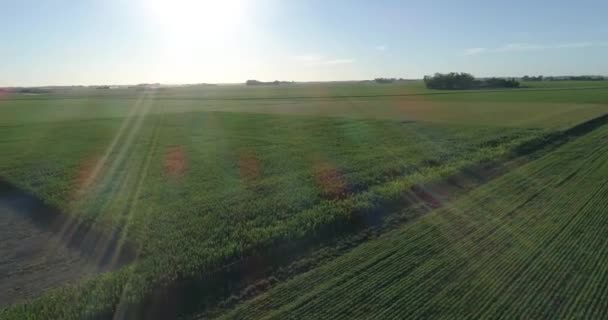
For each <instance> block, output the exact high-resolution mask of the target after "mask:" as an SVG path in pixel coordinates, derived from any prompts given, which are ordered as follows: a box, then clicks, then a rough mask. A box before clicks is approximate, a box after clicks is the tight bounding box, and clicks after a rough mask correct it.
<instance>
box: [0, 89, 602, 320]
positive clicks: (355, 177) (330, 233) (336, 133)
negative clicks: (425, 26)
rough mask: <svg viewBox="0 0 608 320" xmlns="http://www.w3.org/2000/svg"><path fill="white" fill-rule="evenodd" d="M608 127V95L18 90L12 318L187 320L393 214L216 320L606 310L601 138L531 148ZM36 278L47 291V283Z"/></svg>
mask: <svg viewBox="0 0 608 320" xmlns="http://www.w3.org/2000/svg"><path fill="white" fill-rule="evenodd" d="M606 113H608V84H606V83H604V82H599V83H598V82H593V83H582V82H581V83H571V84H570V85H567V86H566V85H562V84H559V85H557V84H556V85H554V86H552V87H551V86H550V87H534V85H530V87H529V88H524V89H519V90H504V91H500V90H497V91H483V92H458V93H437V92H434V91H429V90H427V89H425V88H423V86H422V85H421V83H420V82H416V81H411V82H406V83H405V84H403V83H399V84H391V85H376V84H369V83H364V84H360V83H333V84H332V83H330V84H320V83H318V84H315V83H310V84H293V85H286V86H277V87H272V86H270V87H264V86H262V87H246V86H238V85H223V86H222V85H220V86H195V87H176V88H160V89H150V90H136V89H126V88H121V89H112V90H95V89H88V88H69V89H55V91H54V92H52V93H49V94H40V95H16V94H13V95H11V94H8V95H6V96H3V97H0V150H2V157H0V210H2V212H3V213H6V214H5V215H4V216H5V217H8V218H5V217H3V219H7V220H3V221H9V222H10V223H9V222H7V223H3V224H2V225H1V226H0V234H2V237H3V238H2V239H6V240H7V241H9V242H6V243H11V244H13V245H15V246H17V245H19V246H22V248H21V249H20V250H21V251H19V252H20V254H16V255H11V256H9V255H7V254H6V252H11V250H13V248H12V247H10V246H7V245H4V246H2V247H0V250H2V252H0V253H1V255H0V256H6V258H4V260H0V262H1V263H3V264H4V265H7V266H12V267H11V268H19V269H20V270H18V272H13V271H10V270H9V271H5V272H3V273H0V283H1V284H0V290H2V292H3V293H2V295H1V296H0V300H2V302H0V307H4V309H2V310H1V311H0V318H9V319H21V318H24V317H28V316H31V317H38V318H61V319H71V318H74V319H77V318H82V317H102V318H105V317H112V315H118V316H120V315H122V316H125V317H137V316H142V314H143V316H144V317H145V316H146V315H147V316H148V317H152V316H153V314H152V315H151V314H149V313H146V311H145V309H147V308H148V307H150V306H151V305H152V304H161V303H162V302H167V303H169V302H171V303H169V304H171V305H173V307H174V308H175V310H170V311H167V312H169V314H171V315H172V316H174V315H175V314H172V313H171V312H175V313H176V314H178V315H181V316H186V317H187V316H192V315H194V316H196V315H197V314H200V313H198V312H199V311H204V310H201V309H204V308H206V307H207V306H208V305H212V306H213V305H214V304H217V303H219V301H221V300H222V299H224V298H227V297H228V296H229V295H230V294H235V293H238V291H239V290H241V289H242V285H248V284H250V283H252V282H255V281H257V280H260V279H259V278H263V277H266V276H267V275H268V274H267V273H268V272H272V270H276V269H277V268H280V267H281V266H282V265H283V264H285V263H289V262H291V260H297V259H299V258H301V257H306V254H308V252H309V250H310V248H311V247H313V246H316V247H318V246H321V247H322V246H323V245H324V244H326V243H330V242H331V241H333V240H334V239H337V238H341V237H346V236H349V235H352V234H353V233H357V232H359V231H360V230H363V229H365V228H366V227H368V226H372V225H376V224H378V223H379V222H378V221H381V220H383V219H385V218H386V217H388V216H399V217H401V218H402V219H401V220H400V221H402V222H401V224H400V225H399V226H395V227H392V229H391V230H387V232H386V233H385V234H383V235H381V236H380V237H379V238H377V239H372V240H370V241H367V242H365V243H363V244H361V245H358V246H356V247H355V248H354V249H352V250H349V251H348V252H346V253H344V255H340V256H339V257H336V258H335V259H332V261H329V262H327V263H323V264H322V265H320V266H318V267H315V268H311V270H308V271H307V272H303V273H301V274H294V275H291V276H290V279H289V280H286V281H284V282H281V283H280V284H278V285H276V286H273V288H270V289H269V291H268V292H267V293H263V294H261V295H259V296H258V297H256V298H254V299H253V300H250V301H244V302H243V303H241V304H239V305H237V306H236V307H235V308H234V310H228V311H227V313H225V314H222V316H226V317H233V318H242V317H253V318H257V317H261V316H275V317H277V318H288V317H294V318H324V317H337V316H338V315H341V316H344V317H346V318H348V317H349V315H350V317H351V318H352V317H363V318H365V317H369V316H370V315H372V314H377V313H378V312H380V311H382V312H386V314H385V315H386V316H392V317H397V318H403V317H407V316H441V315H447V314H449V313H446V312H448V311H449V312H455V313H457V314H461V315H462V316H489V317H499V316H506V315H512V314H518V315H522V316H529V315H532V316H533V317H548V318H551V317H555V316H559V315H561V316H564V317H570V316H577V315H585V316H590V317H593V316H594V315H597V313H600V312H602V311H606V306H605V305H604V304H602V303H603V302H602V301H603V300H601V299H600V297H601V294H602V292H604V291H605V290H606V288H607V287H608V284H607V281H606V278H605V274H606V272H603V271H602V270H604V269H605V268H606V266H608V264H607V263H606V262H605V261H604V260H602V259H603V258H604V257H605V252H604V251H605V250H604V249H603V247H605V243H603V242H605V241H604V239H603V237H598V236H597V235H598V234H601V233H602V232H605V227H606V222H605V221H604V220H603V217H602V215H601V212H602V209H603V205H602V203H603V202H602V201H603V200H602V196H603V194H604V193H605V191H606V190H604V189H605V187H604V180H605V179H603V176H602V174H603V173H604V175H605V172H606V170H608V168H606V166H605V162H606V161H605V157H606V155H605V151H606V150H605V143H602V142H604V141H605V140H606V138H607V136H608V131H607V130H608V129H606V128H604V127H603V126H598V127H597V128H594V129H593V130H590V132H586V133H585V134H583V135H581V136H577V137H573V138H572V139H571V140H572V141H569V142H564V144H563V145H561V146H555V147H551V146H549V149H550V148H554V150H553V149H551V150H549V149H547V148H545V149H543V150H539V151H538V152H537V153H534V152H532V151H534V150H532V151H529V150H528V149H529V148H530V146H532V147H533V146H539V149H541V147H540V146H544V145H547V144H548V142H547V143H545V142H546V141H551V139H553V138H554V137H555V136H559V135H560V133H564V134H566V133H568V132H569V129H570V128H573V127H575V128H576V126H577V125H579V124H580V123H584V122H586V121H589V120H590V119H594V118H597V117H600V116H602V115H604V114H606ZM523 146H525V147H526V148H523ZM522 150H527V151H525V152H524V151H522ZM524 153H525V154H524ZM515 157H516V158H517V159H518V164H519V163H523V165H518V166H516V167H514V168H513V169H512V170H510V168H509V172H506V173H504V174H501V175H500V177H496V178H495V179H490V181H487V182H485V181H484V183H483V184H482V185H480V186H478V187H476V188H473V189H472V190H471V191H470V193H466V194H465V195H462V196H460V197H458V199H456V200H454V201H453V202H452V201H450V203H449V204H441V205H438V206H436V207H437V208H435V207H433V208H431V209H435V210H428V213H425V214H424V215H421V214H419V213H414V212H413V211H412V210H413V209H411V205H412V203H413V202H416V201H417V200H421V199H416V198H420V197H421V194H420V193H419V192H416V191H415V190H418V189H417V188H418V187H419V186H424V185H427V184H430V183H433V182H437V181H443V180H445V179H448V178H450V177H453V176H455V175H458V174H461V173H462V172H469V173H470V172H471V171H473V174H474V173H475V172H474V170H475V168H478V167H479V166H480V165H483V164H488V163H496V162H500V161H503V160H505V159H511V158H515ZM479 174H481V173H479ZM422 200H423V202H424V200H425V199H422ZM353 226H356V227H353ZM583 230H584V232H583ZM583 244H584V248H585V250H580V246H583ZM287 253H289V254H287ZM591 253H594V254H591ZM602 253H604V254H602ZM50 257H53V258H50ZM252 261H255V264H253V263H252ZM585 268H586V269H585ZM578 269H585V270H588V272H585V273H582V272H581V273H576V272H572V271H573V270H578ZM0 270H4V269H0ZM235 273H238V274H239V276H238V277H237V276H235V275H234V274H235ZM66 274H72V275H73V276H72V277H67V276H66ZM35 276H38V277H42V276H44V277H45V278H48V279H51V280H50V281H48V283H45V284H44V285H41V286H39V287H36V286H35V285H32V282H33V281H32V280H31V279H33V277H35ZM53 279H54V280H53ZM210 279H212V280H210ZM241 282H242V283H241ZM190 284H194V285H190ZM192 286H195V287H196V288H195V289H192ZM184 288H186V289H184ZM188 290H190V291H192V290H194V291H196V292H197V295H196V296H195V297H187V298H184V297H183V296H179V295H177V297H174V296H173V295H175V293H179V294H181V295H184V294H185V292H190V291H188ZM541 291H542V292H550V293H551V294H550V295H548V294H542V295H541V294H538V292H541ZM524 293H525V294H524ZM498 294H500V295H501V298H500V299H498V298H497V295H498ZM197 299H198V300H200V301H194V302H192V301H188V302H187V303H188V306H187V307H184V306H183V305H180V303H181V304H183V303H184V302H181V300H197ZM542 299H545V300H542ZM175 300H180V302H179V303H176V302H175ZM471 301H476V303H475V305H476V306H478V307H479V308H475V309H472V308H470V307H467V306H469V305H471V303H470V302H471ZM477 301H478V302H479V303H477ZM590 301H597V302H593V303H592V302H590ZM364 302H368V303H364ZM446 302H449V304H446ZM328 303H329V304H331V305H329V304H328ZM447 306H449V308H450V310H447V309H445V308H447ZM480 306H483V308H481V307H480ZM167 308H168V307H167ZM197 308H199V309H197ZM150 309H153V308H150ZM184 309H188V310H184ZM142 310H144V311H142ZM581 312H583V313H584V312H587V313H586V314H582V313H581ZM594 312H595V313H596V314H594ZM157 316H158V315H157Z"/></svg>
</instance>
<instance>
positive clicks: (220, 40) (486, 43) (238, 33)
mask: <svg viewBox="0 0 608 320" xmlns="http://www.w3.org/2000/svg"><path fill="white" fill-rule="evenodd" d="M1 8H2V10H0V61H2V62H1V63H0V86H27V85H64V84H102V83H103V84H129V83H140V82H162V83H198V82H242V81H244V80H246V79H260V80H275V79H279V80H295V81H313V80H355V79H370V78H374V77H406V78H420V77H422V76H423V75H425V74H432V73H434V72H449V71H464V72H470V73H473V74H474V75H476V76H521V75H524V74H545V75H565V74H602V75H608V59H606V57H608V22H607V20H606V19H605V15H606V13H607V12H608V1H605V0H603V1H599V0H597V1H576V2H575V1H545V0H537V1H519V0H511V1H491V0H484V1H466V0H463V1H432V0H427V1H422V0H420V1H367V0H365V1H358V0H350V1H345V0H342V1H341V0H334V1H321V0H301V1H296V0H290V1H280V0H260V1H246V0H223V1H211V0H200V1H197V0H149V1H148V0H105V1H101V0H96V1H93V0H79V1H77V0H36V1H34V0H21V1H3V3H2V5H1Z"/></svg>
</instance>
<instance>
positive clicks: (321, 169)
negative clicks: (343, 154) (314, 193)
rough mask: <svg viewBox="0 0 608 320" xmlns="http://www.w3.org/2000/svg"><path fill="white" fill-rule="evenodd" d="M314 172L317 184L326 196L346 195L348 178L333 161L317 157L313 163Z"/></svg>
mask: <svg viewBox="0 0 608 320" xmlns="http://www.w3.org/2000/svg"><path fill="white" fill-rule="evenodd" d="M312 174H313V178H314V181H315V184H316V185H317V187H318V188H319V189H320V190H321V194H322V195H323V196H324V197H326V198H330V199H338V198H343V197H344V196H345V195H346V191H347V188H346V179H345V177H344V175H343V174H342V172H341V171H340V170H339V169H338V168H336V167H335V166H334V165H333V164H332V163H331V162H329V161H327V160H324V159H321V158H315V159H314V160H313V164H312Z"/></svg>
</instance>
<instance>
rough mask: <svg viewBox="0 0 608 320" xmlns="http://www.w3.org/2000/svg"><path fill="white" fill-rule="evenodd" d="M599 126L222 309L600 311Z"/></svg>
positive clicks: (303, 313)
mask: <svg viewBox="0 0 608 320" xmlns="http://www.w3.org/2000/svg"><path fill="white" fill-rule="evenodd" d="M606 139H608V127H606V126H604V127H602V128H600V129H597V130H596V131H594V132H592V133H591V134H588V135H586V136H584V137H582V138H579V139H578V140H575V141H573V142H570V143H568V144H566V145H564V146H562V147H560V148H559V149H557V150H555V151H553V152H550V153H548V154H546V155H544V156H543V157H541V158H538V159H536V160H534V161H532V162H530V163H528V164H526V165H524V166H523V167H520V168H517V169H515V170H514V171H512V172H510V173H508V174H507V175H505V176H503V177H501V178H499V179H496V180H494V181H492V182H490V183H489V184H487V185H485V186H484V187H482V188H480V189H477V190H475V191H473V192H472V193H470V194H469V195H468V196H466V197H464V198H462V199H460V200H458V201H456V202H454V203H452V204H450V205H448V206H447V207H446V208H443V209H439V210H436V211H434V212H433V213H431V214H429V215H427V216H424V217H422V218H420V219H419V220H417V221H416V222H415V223H412V224H409V225H406V226H405V227H403V228H401V229H399V230H396V231H393V232H390V233H389V234H386V235H384V236H383V237H381V238H379V239H377V240H374V241H371V242H368V243H365V244H363V245H361V246H360V247H358V248H356V249H355V250H353V251H351V252H350V253H348V254H346V255H345V256H342V257H340V258H338V259H336V260H335V261H332V262H330V263H328V264H326V265H324V266H322V267H320V268H318V269H315V270H313V271H311V272H308V273H305V274H302V275H300V276H297V277H296V278H294V279H292V280H290V281H287V282H285V283H282V284H279V285H277V286H276V287H275V288H273V289H272V290H270V291H269V292H268V293H265V294H263V295H261V296H259V297H258V298H256V299H254V300H252V301H250V302H248V303H245V304H243V305H241V306H239V307H237V308H236V309H235V310H233V311H232V312H229V313H228V314H226V315H225V318H231V319H233V318H234V319H237V318H238V319H243V318H267V319H320V318H332V319H353V318H363V319H365V318H399V319H404V318H429V317H430V318H446V319H454V318H490V319H498V318H533V319H541V318H544V319H555V318H589V319H593V318H601V317H602V316H603V315H604V313H605V311H606V308H607V307H608V306H607V305H606V303H605V299H603V297H604V296H605V295H606V290H608V277H606V274H607V273H606V272H607V270H608V260H606V257H607V256H608V250H607V248H608V247H607V245H608V239H607V238H606V237H604V236H602V234H603V232H604V231H605V226H606V224H607V223H608V217H607V216H606V215H605V211H606V206H607V205H608V203H607V201H606V199H607V196H608V184H607V183H606V179H605V178H604V177H605V175H606V174H607V173H608V147H607V146H606V145H605V144H604V143H597V142H598V141H604V140H606Z"/></svg>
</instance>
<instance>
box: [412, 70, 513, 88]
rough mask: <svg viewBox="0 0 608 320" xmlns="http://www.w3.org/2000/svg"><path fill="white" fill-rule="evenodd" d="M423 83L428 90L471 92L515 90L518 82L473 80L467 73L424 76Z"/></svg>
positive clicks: (495, 79)
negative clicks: (477, 90)
mask: <svg viewBox="0 0 608 320" xmlns="http://www.w3.org/2000/svg"><path fill="white" fill-rule="evenodd" d="M424 83H425V84H426V87H427V88H429V89H438V90H471V89H493V88H517V87H519V82H517V81H516V80H515V79H500V78H489V79H481V80H480V79H475V77H473V76H472V75H470V74H468V73H455V72H451V73H446V74H441V73H435V75H434V76H432V77H431V76H425V77H424Z"/></svg>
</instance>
